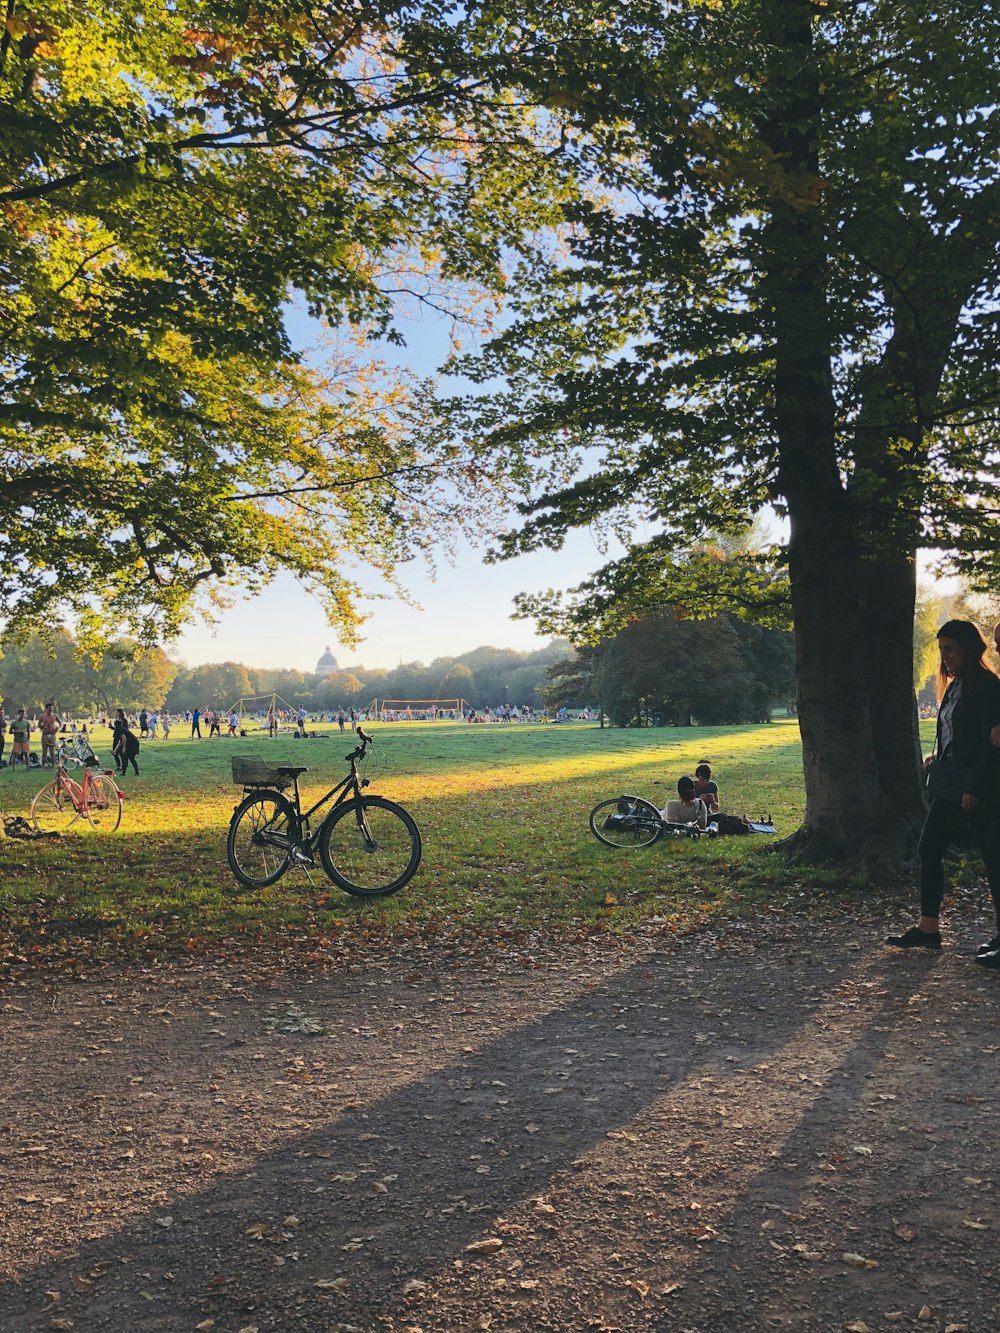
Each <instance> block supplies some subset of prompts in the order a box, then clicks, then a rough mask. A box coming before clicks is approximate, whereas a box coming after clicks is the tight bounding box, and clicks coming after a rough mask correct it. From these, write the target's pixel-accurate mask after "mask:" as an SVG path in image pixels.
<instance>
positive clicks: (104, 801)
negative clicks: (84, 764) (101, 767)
mask: <svg viewBox="0 0 1000 1333" xmlns="http://www.w3.org/2000/svg"><path fill="white" fill-rule="evenodd" d="M88 788H89V790H88V793H87V805H86V808H85V810H84V812H83V813H84V814H85V815H86V816H87V818H88V819H89V820H90V822H91V824H92V825H93V827H94V828H96V829H100V830H101V832H102V833H114V831H115V829H116V828H117V827H118V825H119V824H120V823H121V822H122V794H121V792H120V791H119V790H118V788H117V787H116V786H115V784H114V783H113V782H112V781H111V779H110V778H109V777H107V776H106V775H105V774H104V773H96V774H94V776H93V777H92V778H91V779H90V782H89V784H88Z"/></svg>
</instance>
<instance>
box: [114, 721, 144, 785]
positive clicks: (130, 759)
mask: <svg viewBox="0 0 1000 1333" xmlns="http://www.w3.org/2000/svg"><path fill="white" fill-rule="evenodd" d="M111 753H112V754H113V755H114V757H115V762H116V763H117V765H118V771H119V773H120V774H121V775H122V777H124V776H125V772H126V770H127V769H128V766H129V764H131V765H132V767H133V769H135V775H136V777H138V776H139V765H138V764H137V763H136V755H137V754H138V753H139V737H138V736H137V735H136V734H135V732H134V731H133V730H132V729H131V727H130V726H129V724H128V718H127V717H126V716H125V710H124V708H119V709H118V710H117V712H116V713H115V721H114V726H113V727H112V729H111Z"/></svg>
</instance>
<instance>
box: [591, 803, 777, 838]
mask: <svg viewBox="0 0 1000 1333" xmlns="http://www.w3.org/2000/svg"><path fill="white" fill-rule="evenodd" d="M590 831H591V833H593V835H594V837H595V838H597V840H598V841H599V842H603V843H604V845H605V846H606V847H651V846H652V844H653V843H654V842H656V840H657V838H716V837H718V836H719V835H720V834H723V835H724V834H730V833H736V834H740V833H774V832H775V831H776V830H775V827H774V825H773V824H772V823H771V817H770V815H767V816H765V817H764V818H763V819H759V820H750V819H739V818H737V817H736V816H735V815H723V814H717V815H711V816H710V817H709V823H708V827H707V828H699V827H698V825H697V824H673V823H671V822H670V821H669V820H668V819H664V818H663V816H662V814H660V812H659V810H657V808H656V806H655V805H653V803H652V801H646V800H644V799H643V798H642V797H641V796H613V797H612V798H611V799H610V800H609V801H601V803H600V805H595V806H594V808H593V810H591V812H590Z"/></svg>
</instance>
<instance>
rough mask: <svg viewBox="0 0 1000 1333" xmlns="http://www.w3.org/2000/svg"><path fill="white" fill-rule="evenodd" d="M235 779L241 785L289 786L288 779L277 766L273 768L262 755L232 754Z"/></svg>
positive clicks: (279, 787)
mask: <svg viewBox="0 0 1000 1333" xmlns="http://www.w3.org/2000/svg"><path fill="white" fill-rule="evenodd" d="M231 762H232V765H233V781H234V782H235V783H237V784H238V785H239V786H241V787H277V788H278V789H279V790H280V789H281V788H282V787H287V786H288V779H287V778H286V777H285V776H284V775H283V774H281V773H279V772H278V770H277V769H276V768H272V767H271V765H270V764H269V763H267V762H266V760H264V759H262V758H261V757H260V755H256V754H254V755H246V754H244V755H238V754H234V755H232V756H231Z"/></svg>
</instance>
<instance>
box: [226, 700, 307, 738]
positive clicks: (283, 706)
mask: <svg viewBox="0 0 1000 1333" xmlns="http://www.w3.org/2000/svg"><path fill="white" fill-rule="evenodd" d="M230 713H237V714H238V715H239V719H240V730H241V731H269V732H271V733H272V734H274V733H275V732H277V731H278V730H279V729H280V726H281V719H282V718H283V717H291V718H293V719H294V717H295V705H294V704H290V703H289V702H288V700H287V699H283V698H282V697H281V695H280V694H278V693H277V692H276V691H274V690H272V691H271V693H270V694H244V695H243V696H242V697H241V698H239V699H237V700H236V702H235V703H234V704H233V705H232V706H231V707H229V708H227V709H226V714H227V716H228V714H230ZM260 718H263V720H264V725H263V726H258V725H257V720H258V719H260Z"/></svg>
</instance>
